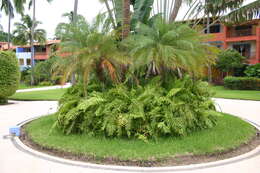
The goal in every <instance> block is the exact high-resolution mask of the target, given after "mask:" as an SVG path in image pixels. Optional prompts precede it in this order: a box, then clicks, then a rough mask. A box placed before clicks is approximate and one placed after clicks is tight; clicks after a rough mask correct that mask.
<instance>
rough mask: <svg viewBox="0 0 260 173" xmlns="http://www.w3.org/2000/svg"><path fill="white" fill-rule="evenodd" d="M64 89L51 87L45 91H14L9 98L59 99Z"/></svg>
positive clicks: (28, 99)
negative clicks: (51, 88)
mask: <svg viewBox="0 0 260 173" xmlns="http://www.w3.org/2000/svg"><path fill="white" fill-rule="evenodd" d="M65 91H66V89H65V88H64V89H53V90H45V91H31V92H22V93H15V94H14V95H13V96H11V97H9V99H13V100H25V101H38V100H59V99H60V98H61V96H62V95H63V94H64V93H65Z"/></svg>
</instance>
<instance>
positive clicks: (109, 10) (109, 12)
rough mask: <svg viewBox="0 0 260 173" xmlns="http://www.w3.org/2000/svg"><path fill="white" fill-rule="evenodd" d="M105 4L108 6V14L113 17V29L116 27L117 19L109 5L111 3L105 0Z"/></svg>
mask: <svg viewBox="0 0 260 173" xmlns="http://www.w3.org/2000/svg"><path fill="white" fill-rule="evenodd" d="M104 2H105V4H106V8H107V11H108V15H109V17H110V19H111V22H112V25H113V29H116V24H115V20H114V17H113V14H112V11H111V9H110V7H109V4H108V1H107V0H104Z"/></svg>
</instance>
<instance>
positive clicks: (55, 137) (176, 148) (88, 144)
mask: <svg viewBox="0 0 260 173" xmlns="http://www.w3.org/2000/svg"><path fill="white" fill-rule="evenodd" d="M56 119H57V117H56V115H49V116H44V117H42V118H40V119H37V120H34V121H32V122H30V123H29V124H27V125H25V126H24V127H23V135H22V137H21V139H22V140H23V142H24V143H25V144H27V145H29V146H30V147H32V148H34V149H36V150H39V151H42V152H46V153H48V154H51V155H56V156H59V157H64V158H68V159H72V160H80V161H86V162H91V163H100V164H115V165H132V166H147V167H148V166H174V165H185V164H193V163H202V162H210V161H216V160H221V159H225V158H230V157H234V156H236V155H240V154H243V153H245V152H248V151H250V150H252V149H254V148H255V147H257V146H258V145H259V144H260V139H259V138H257V137H256V132H257V130H256V129H255V128H254V127H253V126H251V125H250V124H248V123H246V122H245V121H243V120H241V119H239V118H237V117H234V116H231V115H228V114H223V116H219V117H218V124H217V125H216V126H215V127H213V128H211V129H207V130H203V131H197V132H193V133H192V134H189V135H187V136H185V137H165V138H158V139H157V140H149V141H148V142H143V141H141V140H138V139H122V138H106V137H97V136H96V137H93V136H89V135H73V134H70V135H64V134H63V133H62V132H61V131H60V130H58V129H55V128H54V129H52V125H53V123H54V122H55V120H56ZM50 129H52V130H51V131H50Z"/></svg>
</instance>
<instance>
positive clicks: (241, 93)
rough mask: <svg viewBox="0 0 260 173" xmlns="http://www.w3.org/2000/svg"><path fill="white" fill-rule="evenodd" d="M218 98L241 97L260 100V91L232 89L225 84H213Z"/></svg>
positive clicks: (242, 98)
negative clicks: (224, 85) (225, 86)
mask: <svg viewBox="0 0 260 173" xmlns="http://www.w3.org/2000/svg"><path fill="white" fill-rule="evenodd" d="M212 90H213V91H215V93H216V95H215V96H214V97H216V98H226V99H241V100H257V101H260V91H252V90H230V89H226V88H224V87H223V86H213V87H212Z"/></svg>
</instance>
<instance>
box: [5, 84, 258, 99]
mask: <svg viewBox="0 0 260 173" xmlns="http://www.w3.org/2000/svg"><path fill="white" fill-rule="evenodd" d="M211 88H212V90H213V91H214V92H215V93H216V95H215V96H214V97H216V98H226V99H241V100H257V101H260V91H251V90H230V89H226V88H224V87H222V86H212V87H211ZM65 90H66V89H53V90H46V91H31V92H24V93H16V94H15V95H13V96H11V97H10V98H9V99H14V100H59V99H60V97H61V96H62V94H63V93H64V92H65Z"/></svg>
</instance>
